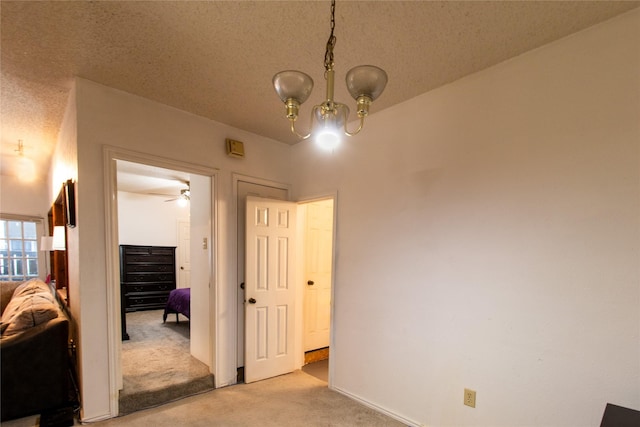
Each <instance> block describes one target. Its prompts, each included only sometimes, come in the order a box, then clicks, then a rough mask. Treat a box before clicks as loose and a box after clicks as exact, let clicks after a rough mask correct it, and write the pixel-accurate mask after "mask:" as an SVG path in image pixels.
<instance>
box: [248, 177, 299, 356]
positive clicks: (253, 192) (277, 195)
mask: <svg viewBox="0 0 640 427" xmlns="http://www.w3.org/2000/svg"><path fill="white" fill-rule="evenodd" d="M287 195H288V191H287V190H286V189H285V188H278V187H273V186H269V185H262V184H256V183H253V182H246V181H238V200H237V208H238V254H237V256H238V283H237V286H238V296H237V298H238V317H237V320H238V343H237V355H238V356H237V365H236V366H237V367H238V368H239V367H241V366H244V317H245V314H244V299H245V298H244V294H245V292H244V289H243V288H242V287H241V284H243V283H244V268H245V262H244V258H245V241H246V239H245V225H246V217H247V215H246V209H247V196H256V197H263V198H269V199H278V200H287Z"/></svg>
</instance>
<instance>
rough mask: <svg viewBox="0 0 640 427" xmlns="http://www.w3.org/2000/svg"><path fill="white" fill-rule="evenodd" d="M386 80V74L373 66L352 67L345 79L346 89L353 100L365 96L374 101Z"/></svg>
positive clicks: (380, 92)
mask: <svg viewBox="0 0 640 427" xmlns="http://www.w3.org/2000/svg"><path fill="white" fill-rule="evenodd" d="M387 80H388V78H387V73H386V72H385V71H384V70H383V69H382V68H378V67H376V66H375V65H359V66H357V67H353V68H352V69H350V70H349V72H348V73H347V77H346V81H347V89H348V90H349V93H350V94H351V96H352V97H353V99H355V100H357V99H358V98H359V97H362V96H366V97H368V98H370V99H371V101H375V100H376V99H377V98H378V97H379V96H380V95H381V94H382V92H383V91H384V88H385V87H386V86H387Z"/></svg>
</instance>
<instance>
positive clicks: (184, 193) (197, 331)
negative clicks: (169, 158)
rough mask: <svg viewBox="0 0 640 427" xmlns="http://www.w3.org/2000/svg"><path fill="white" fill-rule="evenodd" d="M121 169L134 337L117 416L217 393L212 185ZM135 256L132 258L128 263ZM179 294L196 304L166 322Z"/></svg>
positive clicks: (125, 314) (156, 171) (186, 176)
mask: <svg viewBox="0 0 640 427" xmlns="http://www.w3.org/2000/svg"><path fill="white" fill-rule="evenodd" d="M116 163H117V207H118V215H117V224H118V246H119V248H120V254H121V257H120V262H121V268H120V270H121V281H120V294H121V296H122V299H121V307H122V308H123V310H122V313H121V316H122V321H121V323H122V325H123V327H124V328H123V332H124V331H126V333H127V338H128V339H126V340H123V341H122V344H121V351H120V358H121V373H122V388H121V390H120V392H119V399H118V407H119V410H118V413H119V414H120V415H123V414H127V413H131V412H135V411H137V410H140V409H144V408H146V407H150V406H155V405H158V404H161V403H166V402H168V401H172V400H175V399H177V398H180V397H184V396H187V395H191V394H195V393H198V392H201V391H203V390H207V389H212V388H213V385H214V384H213V376H212V374H211V369H210V366H209V365H210V362H209V361H210V360H211V355H210V351H211V348H212V343H211V342H210V336H211V334H210V332H209V331H210V318H211V316H210V313H209V304H208V301H209V299H210V298H209V278H210V276H211V274H210V267H209V265H210V262H209V260H210V258H211V255H210V253H211V252H210V247H212V246H213V245H210V243H209V242H210V240H211V229H210V227H211V226H210V224H212V222H213V221H212V210H211V206H212V204H211V194H212V191H211V190H212V182H211V181H212V179H211V177H209V176H204V175H200V174H197V173H193V172H190V171H184V170H179V169H168V168H165V167H159V166H155V165H150V164H143V163H136V162H130V161H126V160H117V161H116ZM193 236H197V237H193ZM203 236H204V237H203ZM204 239H206V240H207V242H206V243H207V244H206V245H205V244H204V243H205V240H204ZM196 241H198V243H197V245H196V246H195V247H194V245H195V244H196ZM128 250H132V251H133V254H132V255H131V256H132V258H125V254H126V252H127V251H128ZM123 260H127V261H125V262H124V264H123ZM122 265H127V267H126V268H123V267H122ZM129 268H130V270H129ZM173 288H185V289H187V288H188V289H189V290H190V292H191V293H192V294H193V296H194V297H193V298H192V302H191V304H190V313H186V312H185V313H180V314H175V313H173V314H171V315H169V316H167V317H166V322H165V319H164V308H165V305H166V300H167V297H168V294H169V292H170V291H171V289H173ZM123 338H124V335H123Z"/></svg>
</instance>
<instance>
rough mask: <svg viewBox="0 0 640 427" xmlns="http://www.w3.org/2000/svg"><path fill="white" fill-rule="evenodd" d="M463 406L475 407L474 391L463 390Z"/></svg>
mask: <svg viewBox="0 0 640 427" xmlns="http://www.w3.org/2000/svg"><path fill="white" fill-rule="evenodd" d="M464 404H465V405H467V406H471V407H472V408H475V407H476V391H475V390H469V389H468V388H465V389H464Z"/></svg>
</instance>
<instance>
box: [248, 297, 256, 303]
mask: <svg viewBox="0 0 640 427" xmlns="http://www.w3.org/2000/svg"><path fill="white" fill-rule="evenodd" d="M256 302H257V301H256V299H255V298H249V304H255V303H256Z"/></svg>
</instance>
